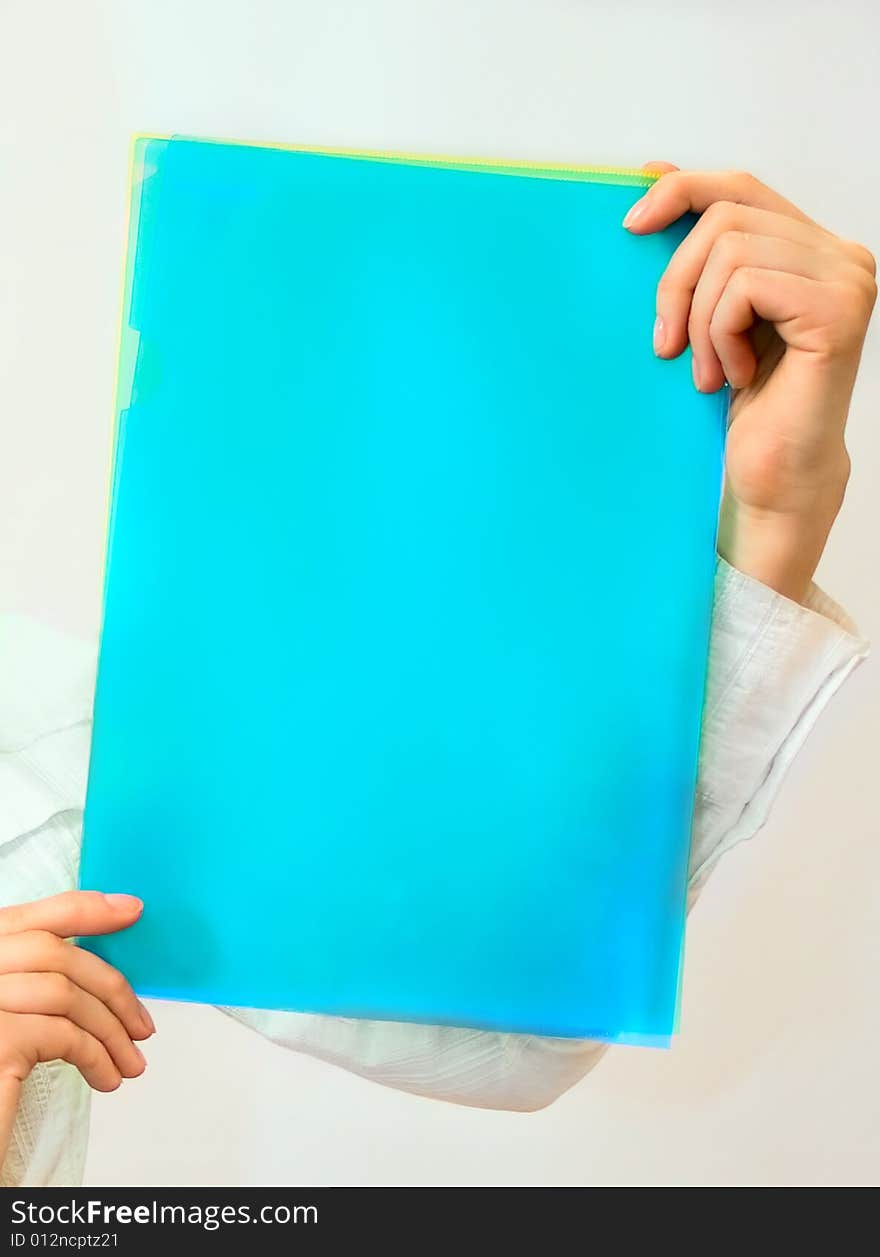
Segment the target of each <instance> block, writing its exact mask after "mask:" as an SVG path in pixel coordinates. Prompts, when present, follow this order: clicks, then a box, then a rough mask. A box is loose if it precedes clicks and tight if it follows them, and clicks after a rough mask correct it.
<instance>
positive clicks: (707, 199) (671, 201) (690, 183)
mask: <svg viewBox="0 0 880 1257" xmlns="http://www.w3.org/2000/svg"><path fill="white" fill-rule="evenodd" d="M662 164H665V163H652V165H653V166H654V167H655V168H656V167H659V166H660V165H662ZM717 201H724V202H728V203H730V204H733V205H750V206H752V207H753V208H755V209H764V210H770V211H772V212H773V213H774V214H784V215H785V216H786V217H787V218H793V219H797V220H798V221H799V222H802V223H813V220H812V219H811V218H808V217H807V215H806V214H804V213H802V212H801V210H799V209H798V208H797V206H796V205H793V204H792V203H791V201H787V200H786V199H785V197H783V196H780V195H779V193H778V192H774V191H773V189H772V188H768V187H767V186H766V184H763V183H761V181H760V180H759V179H756V178H755V177H754V175H749V174H746V173H745V172H743V171H738V170H671V171H669V172H668V173H665V174H664V175H663V176H662V177H661V178H660V179H658V180H657V182H656V183H655V184H654V186H653V187H651V188H649V189H648V191H647V192H646V193H645V195H644V196H643V197H642V198H641V200H639V201H636V203H635V205H634V206H633V207H632V209H631V210H630V211H629V213H628V214H627V216H626V218H624V220H623V225H624V227H627V228H628V229H629V230H630V231H633V232H635V233H637V234H638V235H645V234H647V233H649V232H652V231H660V230H662V228H664V227H668V226H669V224H670V223H674V222H675V221H676V219H678V218H681V216H682V214H686V213H688V211H691V212H692V213H695V214H702V213H703V212H704V211H705V210H707V209H708V208H709V206H710V205H714V204H715V203H716V202H717ZM813 226H817V224H815V223H813Z"/></svg>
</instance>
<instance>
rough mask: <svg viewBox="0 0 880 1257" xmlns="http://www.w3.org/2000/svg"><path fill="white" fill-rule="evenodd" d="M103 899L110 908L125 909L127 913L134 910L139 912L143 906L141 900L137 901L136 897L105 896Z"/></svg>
mask: <svg viewBox="0 0 880 1257" xmlns="http://www.w3.org/2000/svg"><path fill="white" fill-rule="evenodd" d="M104 898H105V899H106V901H107V903H109V905H110V907H111V908H125V909H127V911H129V912H131V911H132V910H133V909H135V908H136V909H137V910H138V912H140V911H141V909H142V908H143V906H144V902H143V900H142V899H138V897H137V895H105V896H104Z"/></svg>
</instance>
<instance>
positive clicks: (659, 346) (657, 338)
mask: <svg viewBox="0 0 880 1257" xmlns="http://www.w3.org/2000/svg"><path fill="white" fill-rule="evenodd" d="M665 340H666V324H665V323H664V322H663V319H662V318H661V316H660V315H659V314H658V315H657V317H656V319H655V320H654V353H655V354H659V353H662V352H663V344H664V342H665Z"/></svg>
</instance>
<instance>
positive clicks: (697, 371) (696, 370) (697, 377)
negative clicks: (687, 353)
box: [691, 358, 703, 389]
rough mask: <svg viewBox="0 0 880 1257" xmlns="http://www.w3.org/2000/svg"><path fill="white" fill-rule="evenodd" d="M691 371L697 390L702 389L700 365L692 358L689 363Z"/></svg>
mask: <svg viewBox="0 0 880 1257" xmlns="http://www.w3.org/2000/svg"><path fill="white" fill-rule="evenodd" d="M691 370H692V371H693V373H694V384H696V386H697V388H698V389H699V388H702V387H703V386H702V384H701V383H700V364H699V363H698V362H697V360H696V358H694V359H693V361H692V362H691Z"/></svg>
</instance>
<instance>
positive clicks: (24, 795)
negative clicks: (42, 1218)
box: [0, 560, 868, 1187]
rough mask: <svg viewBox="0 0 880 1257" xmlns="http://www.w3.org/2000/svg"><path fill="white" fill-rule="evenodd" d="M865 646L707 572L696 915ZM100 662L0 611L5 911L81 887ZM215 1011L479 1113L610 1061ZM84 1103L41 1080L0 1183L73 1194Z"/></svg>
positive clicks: (54, 1072) (435, 1031)
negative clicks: (709, 601) (711, 600)
mask: <svg viewBox="0 0 880 1257" xmlns="http://www.w3.org/2000/svg"><path fill="white" fill-rule="evenodd" d="M867 650H868V648H867V644H866V643H865V642H864V641H862V640H861V639H860V637H859V635H858V632H857V630H856V628H855V626H854V625H853V624H852V622H851V621H850V620H849V619H848V617H847V616H846V615H845V613H844V612H843V611H842V610H841V609H840V608H839V607H838V606H837V605H836V604H835V603H834V602H832V601H831V599H830V598H828V597H827V596H826V595H825V594H823V593H822V592H821V591H820V590H819V589H817V588H816V587H815V586H814V587H813V589H812V590H811V593H810V596H809V598H808V599H807V604H806V605H805V606H800V605H798V604H796V603H794V602H791V601H790V600H789V599H787V598H784V597H782V596H781V595H779V594H776V593H774V592H773V591H772V590H770V589H768V588H766V587H765V586H763V585H760V584H758V583H757V582H756V581H754V580H752V579H751V578H750V577H747V576H744V575H743V574H742V573H740V572H737V571H735V570H734V569H733V568H731V567H729V566H728V565H727V564H726V563H725V562H724V561H723V560H719V562H718V568H717V573H716V582H715V609H714V619H713V631H712V643H711V651H710V661H709V680H708V689H707V694H706V705H705V710H704V716H703V730H702V742H701V751H700V769H699V780H698V785H697V797H696V808H695V814H694V828H693V838H692V844H691V859H690V897H689V902H690V903H691V904H692V903H693V902H694V900H695V898H696V896H697V894H698V893H699V889H700V887H701V886H702V884H703V883H704V881H705V879H706V877H707V876H708V874H709V873H710V871H711V869H712V867H713V866H714V864H715V863H716V861H717V860H718V858H719V856H721V855H722V854H723V853H724V852H725V851H727V850H729V849H730V848H731V847H732V846H734V845H735V844H736V843H738V842H741V841H743V840H744V839H746V838H750V837H751V836H752V835H753V834H755V833H756V832H757V830H758V829H759V828H760V827H761V826H762V825H763V823H764V821H765V820H766V819H767V815H768V813H769V810H770V806H771V803H772V801H773V799H774V797H775V795H776V792H777V790H778V788H779V785H780V782H781V781H782V778H783V776H784V774H785V771H786V769H787V768H788V765H789V764H790V763H791V761H792V759H793V757H794V756H795V754H796V753H797V751H798V749H799V748H800V746H801V744H802V743H803V741H804V738H805V737H806V736H807V733H808V732H809V730H810V729H811V728H812V726H813V724H814V722H815V720H816V719H817V717H818V715H819V713H820V712H821V710H822V709H823V707H824V706H825V704H826V703H827V702H828V700H829V698H830V697H831V695H832V694H833V693H834V692H835V691H836V690H837V688H838V687H839V686H840V685H841V683H842V682H843V681H844V680H845V678H846V677H847V676H848V675H849V673H850V672H851V671H852V670H853V668H854V667H856V665H857V664H858V663H859V662H860V661H861V660H862V659H864V657H865V656H866V654H867ZM95 658H96V651H95V647H94V645H93V644H91V643H85V642H81V641H77V640H75V639H73V638H70V637H65V636H63V635H61V634H58V633H55V632H53V631H52V630H50V629H47V628H45V627H44V626H42V625H40V624H38V623H36V622H34V621H31V620H27V619H25V618H24V617H20V616H14V615H0V906H6V905H9V904H14V903H21V902H24V901H26V900H30V899H37V898H42V897H43V896H45V895H53V894H57V893H58V892H60V891H63V890H69V889H70V888H71V887H73V886H75V884H76V870H77V861H78V857H79V843H80V833H81V826H82V814H83V802H84V796H85V783H86V773H87V768H88V755H89V738H90V733H91V709H92V696H93V689H94V671H95ZM111 889H112V888H111ZM223 1011H224V1012H227V1013H229V1014H230V1015H231V1016H233V1017H236V1018H237V1019H238V1020H239V1021H242V1022H244V1023H245V1024H246V1025H248V1026H250V1027H252V1028H253V1029H254V1030H256V1031H258V1032H259V1033H260V1034H262V1035H265V1036H266V1037H267V1038H269V1039H272V1040H274V1041H275V1042H276V1043H279V1044H281V1045H283V1046H284V1047H288V1048H293V1049H295V1050H296V1051H300V1052H307V1053H309V1054H311V1055H312V1056H317V1057H321V1058H322V1059H323V1060H326V1061H331V1062H333V1063H335V1064H337V1065H340V1066H342V1067H343V1068H345V1069H348V1070H352V1071H353V1072H355V1073H357V1074H360V1075H362V1076H363V1077H365V1078H371V1079H374V1080H375V1081H377V1082H381V1083H384V1084H386V1085H387V1086H390V1087H397V1088H399V1089H401V1090H404V1091H411V1092H416V1093H418V1094H420V1095H426V1096H435V1097H439V1098H442V1099H445V1100H452V1101H454V1102H456V1103H459V1104H471V1105H477V1106H479V1107H482V1108H496V1109H515V1110H533V1109H538V1108H542V1107H544V1106H545V1105H547V1104H550V1103H551V1102H552V1101H553V1100H554V1099H556V1097H557V1096H559V1095H561V1094H562V1092H564V1091H566V1090H567V1089H568V1088H569V1087H571V1086H572V1085H573V1084H574V1083H575V1082H577V1081H578V1080H579V1079H580V1078H582V1077H583V1076H584V1075H585V1074H586V1073H588V1072H589V1070H590V1069H592V1067H593V1066H594V1065H595V1064H596V1063H597V1061H598V1060H599V1059H600V1057H601V1056H602V1055H603V1053H604V1052H605V1050H606V1048H605V1046H604V1045H603V1044H599V1043H591V1042H581V1041H578V1040H571V1039H545V1038H540V1037H538V1036H536V1035H514V1034H499V1033H494V1032H484V1031H477V1030H460V1029H455V1028H453V1027H445V1026H444V1027H440V1026H422V1025H409V1024H406V1025H405V1024H398V1023H395V1022H383V1021H360V1020H352V1019H347V1018H334V1017H324V1016H313V1015H304V1014H297V1013H279V1012H263V1011H258V1010H246V1009H224V1010H223ZM89 1095H90V1092H89V1089H88V1087H87V1086H86V1084H85V1083H84V1082H83V1081H82V1079H81V1077H80V1075H79V1074H78V1073H77V1071H76V1070H75V1069H73V1067H71V1066H69V1065H66V1064H64V1063H62V1062H52V1063H51V1064H48V1065H38V1066H37V1067H36V1069H35V1070H34V1071H33V1073H32V1074H31V1076H30V1077H29V1078H28V1080H27V1082H26V1083H25V1086H24V1088H23V1091H22V1099H21V1103H20V1105H19V1111H18V1114H17V1117H16V1123H15V1128H14V1131H13V1136H12V1141H11V1144H10V1147H9V1151H8V1153H7V1156H6V1159H5V1161H4V1163H3V1166H2V1169H0V1185H3V1186H31V1187H36V1186H75V1185H77V1184H79V1183H80V1182H81V1179H82V1169H83V1164H84V1160H85V1151H86V1142H87V1136H88V1112H89Z"/></svg>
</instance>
